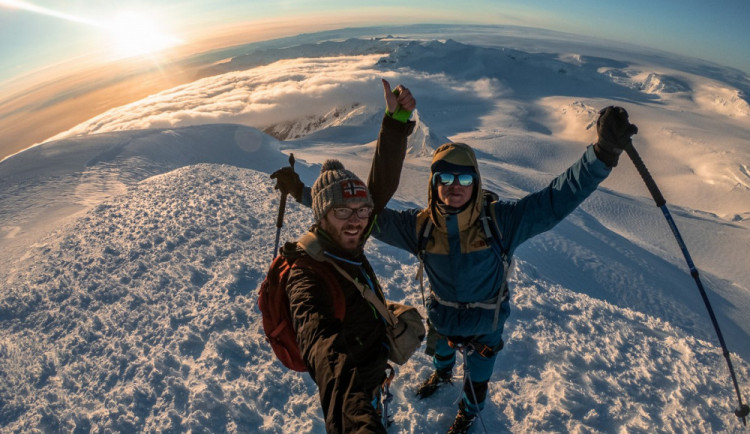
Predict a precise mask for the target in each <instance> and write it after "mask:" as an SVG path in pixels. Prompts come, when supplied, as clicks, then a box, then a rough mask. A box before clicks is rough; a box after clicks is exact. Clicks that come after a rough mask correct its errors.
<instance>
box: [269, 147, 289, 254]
mask: <svg viewBox="0 0 750 434" xmlns="http://www.w3.org/2000/svg"><path fill="white" fill-rule="evenodd" d="M289 166H291V168H292V170H294V154H291V153H290V154H289ZM287 194H289V193H284V192H282V193H281V199H280V200H279V215H278V216H277V217H276V242H275V243H274V247H273V259H276V255H278V254H279V238H280V237H281V227H282V226H284V210H285V209H286V196H287Z"/></svg>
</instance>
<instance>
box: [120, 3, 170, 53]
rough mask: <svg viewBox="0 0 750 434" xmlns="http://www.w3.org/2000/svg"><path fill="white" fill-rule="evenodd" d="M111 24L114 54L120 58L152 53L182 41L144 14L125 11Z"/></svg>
mask: <svg viewBox="0 0 750 434" xmlns="http://www.w3.org/2000/svg"><path fill="white" fill-rule="evenodd" d="M110 24H111V25H110V26H108V30H109V31H110V33H111V35H112V37H113V38H114V47H113V48H114V52H113V54H114V55H115V56H116V57H118V58H125V57H133V56H141V55H145V54H151V53H155V52H157V51H161V50H165V49H167V48H171V47H174V46H177V45H180V44H181V43H182V41H181V40H180V39H178V38H176V37H174V36H171V35H169V34H167V33H165V32H164V31H163V30H162V29H161V28H160V27H159V25H158V24H157V23H156V21H154V20H152V19H150V18H149V17H147V16H146V15H144V14H139V13H135V12H124V13H121V14H119V15H117V17H116V18H115V19H114V20H113V21H112V22H111V23H110Z"/></svg>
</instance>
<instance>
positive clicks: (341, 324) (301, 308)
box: [285, 117, 414, 433]
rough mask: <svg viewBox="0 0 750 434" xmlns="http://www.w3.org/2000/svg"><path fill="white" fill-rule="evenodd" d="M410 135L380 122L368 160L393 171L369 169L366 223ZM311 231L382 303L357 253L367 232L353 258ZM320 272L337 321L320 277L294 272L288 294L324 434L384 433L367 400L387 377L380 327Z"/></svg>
mask: <svg viewBox="0 0 750 434" xmlns="http://www.w3.org/2000/svg"><path fill="white" fill-rule="evenodd" d="M413 128H414V123H413V122H409V123H406V124H403V123H401V122H398V121H396V120H393V119H391V118H389V117H385V118H384V120H383V124H382V127H381V130H380V134H379V135H378V144H377V148H376V150H375V160H374V161H376V162H379V163H380V162H382V163H385V164H389V165H391V166H393V165H394V161H397V164H398V168H399V170H398V171H396V172H395V173H393V175H392V176H383V174H385V173H388V171H386V170H379V169H378V168H377V167H374V166H373V170H372V171H371V172H370V176H369V178H368V186H369V187H370V188H371V189H372V191H377V192H379V193H378V194H377V195H373V201H374V203H375V210H374V211H375V212H373V217H371V221H370V224H372V222H373V221H374V216H375V215H376V214H377V213H378V212H379V211H381V210H382V209H383V208H385V205H386V203H388V201H389V200H390V198H391V196H392V195H393V193H395V191H396V189H397V188H398V183H399V176H400V173H401V170H400V168H401V164H402V162H403V159H404V152H405V149H406V139H407V136H408V135H409V134H410V133H411V131H412V130H413ZM379 163H378V164H379ZM373 187H376V188H373ZM303 203H304V201H303ZM308 205H309V204H308ZM310 232H311V233H312V234H314V235H315V237H316V238H317V241H318V242H319V243H320V245H321V246H322V247H323V249H324V250H325V251H326V252H328V253H330V254H332V255H333V256H334V257H337V258H339V259H335V260H336V264H337V265H338V266H340V267H341V268H342V269H344V271H346V272H347V273H348V274H349V275H350V276H351V277H352V278H354V279H357V280H358V281H359V282H362V283H366V282H367V280H368V279H369V281H371V282H372V286H373V287H374V289H375V291H376V293H377V294H378V297H379V298H380V299H381V300H384V299H385V298H384V296H383V293H382V289H381V288H380V285H379V284H378V281H377V278H376V276H375V273H374V272H373V270H372V267H371V266H370V264H369V263H368V262H367V259H366V258H365V256H364V252H363V248H364V243H365V241H366V240H367V235H369V231H367V235H366V236H365V237H364V238H363V239H362V243H361V244H360V247H359V248H358V249H357V250H356V251H355V252H345V251H342V250H341V249H340V248H338V246H337V245H335V243H334V242H333V241H332V240H331V239H330V238H329V237H328V235H327V234H326V233H325V232H324V231H322V230H321V229H320V228H319V227H318V226H317V225H315V226H313V228H312V229H311V230H310ZM287 248H289V249H295V248H296V249H297V252H296V253H297V254H300V253H302V251H301V249H300V248H299V247H298V246H295V244H292V243H289V244H287V245H286V246H285V249H287ZM302 254H304V253H302ZM329 257H330V256H329ZM320 266H321V267H327V268H328V269H329V272H330V273H332V274H333V275H335V276H336V278H337V281H338V283H339V286H340V288H341V290H342V291H343V293H344V297H345V300H346V311H345V314H344V320H343V321H339V320H338V319H336V318H335V316H334V310H333V301H332V298H331V295H330V292H329V288H326V287H325V286H324V285H325V280H324V279H323V278H322V277H321V276H320V275H319V274H318V273H316V272H314V271H312V270H309V269H305V268H299V269H294V270H292V272H291V273H290V275H289V282H288V284H287V288H286V289H287V294H288V295H289V301H290V307H291V312H292V321H293V323H294V328H295V331H296V332H297V343H298V344H299V347H300V350H301V353H302V357H303V359H304V360H305V362H306V364H307V367H308V371H309V373H310V376H311V377H312V378H313V380H314V381H315V383H316V384H317V385H318V390H319V395H320V402H321V406H322V407H323V414H324V416H325V422H326V431H328V432H329V433H355V432H367V433H383V432H385V428H384V427H383V425H382V424H381V422H380V418H379V417H378V415H377V413H376V411H375V408H374V407H373V405H372V401H373V398H375V396H376V392H377V390H378V388H379V386H380V384H381V383H382V382H383V380H384V378H385V368H386V364H387V362H388V350H387V345H386V337H385V323H384V320H383V319H382V318H381V317H380V316H379V314H378V313H377V311H376V310H375V309H374V308H373V307H372V306H371V305H370V303H368V302H367V301H366V300H365V299H364V298H362V296H361V295H360V293H359V290H358V289H357V288H356V287H355V286H354V284H353V283H351V282H350V281H349V280H348V279H347V278H345V277H344V276H342V275H340V274H339V273H338V272H337V271H335V270H334V269H333V267H332V266H331V265H330V264H328V263H325V262H321V263H320Z"/></svg>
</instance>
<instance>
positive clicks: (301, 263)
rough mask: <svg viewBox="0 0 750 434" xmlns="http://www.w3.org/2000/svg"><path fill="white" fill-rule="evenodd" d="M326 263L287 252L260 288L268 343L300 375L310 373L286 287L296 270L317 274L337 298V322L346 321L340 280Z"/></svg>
mask: <svg viewBox="0 0 750 434" xmlns="http://www.w3.org/2000/svg"><path fill="white" fill-rule="evenodd" d="M329 267H330V266H329V265H328V264H326V263H322V262H318V261H316V260H314V259H312V258H310V257H309V256H308V255H304V254H299V255H296V254H295V255H289V256H287V255H285V254H284V252H283V251H282V253H281V254H280V255H278V256H277V257H276V258H274V260H273V262H271V268H269V270H268V274H267V275H266V278H265V280H263V283H261V285H260V291H259V294H258V307H259V308H260V313H261V315H262V317H263V330H264V331H265V333H266V339H267V340H268V342H270V343H271V348H272V349H273V352H274V354H276V357H277V358H278V359H279V360H280V361H281V363H283V364H284V366H286V367H287V368H289V369H292V370H294V371H297V372H307V366H306V365H305V361H304V360H302V355H301V354H300V350H299V346H298V345H297V334H296V333H295V332H294V327H293V326H292V316H291V312H290V308H289V297H288V296H287V294H286V284H287V281H288V280H289V272H290V271H291V270H292V268H305V269H308V270H311V271H313V272H315V273H316V274H317V275H318V276H320V277H321V278H322V279H323V281H324V282H325V285H326V287H327V288H328V289H329V291H330V293H331V297H332V298H333V310H334V314H335V316H336V318H337V319H338V320H340V321H343V319H344V312H345V311H346V302H345V300H344V293H343V292H342V290H341V286H340V285H339V283H338V281H337V280H336V277H335V276H334V275H333V272H332V271H331V270H330V268H329Z"/></svg>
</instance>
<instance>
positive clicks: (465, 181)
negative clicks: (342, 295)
mask: <svg viewBox="0 0 750 434" xmlns="http://www.w3.org/2000/svg"><path fill="white" fill-rule="evenodd" d="M456 178H458V184H459V185H461V186H462V187H468V186H470V185H471V184H473V183H474V174H473V173H450V172H437V173H436V174H435V175H433V176H432V183H433V184H437V183H438V182H439V183H441V184H443V185H451V184H453V183H454V182H455V181H456Z"/></svg>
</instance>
